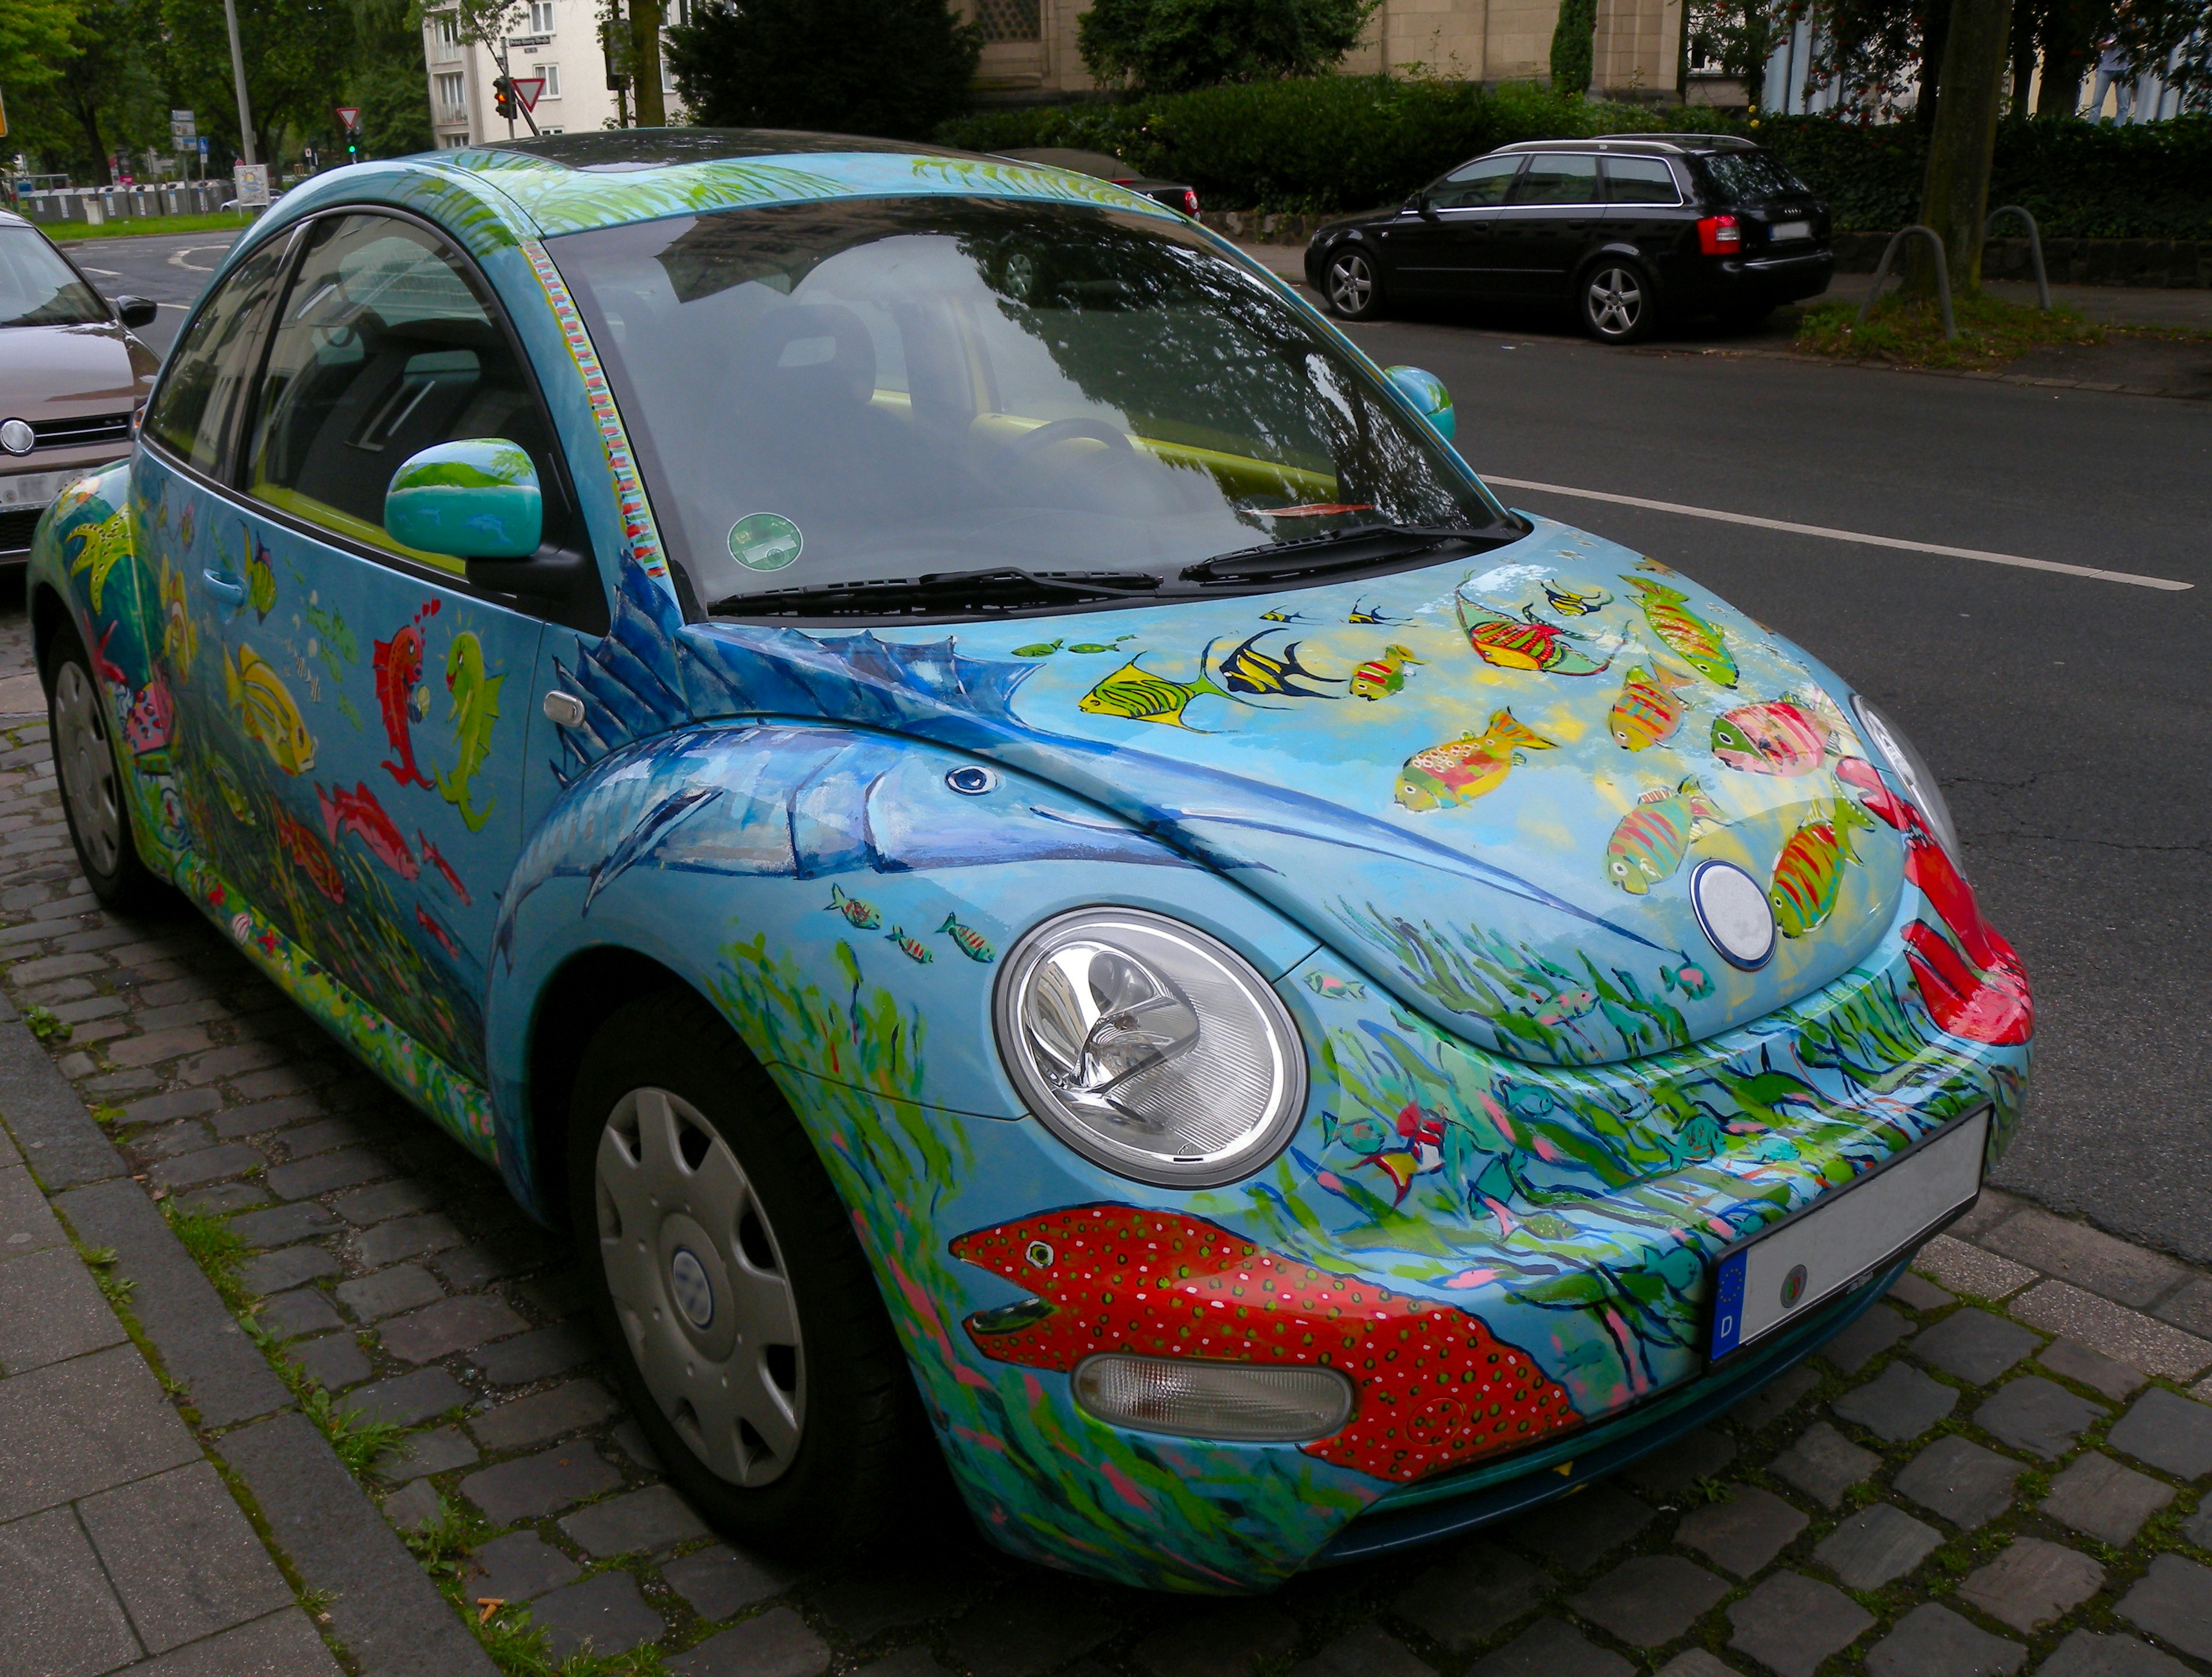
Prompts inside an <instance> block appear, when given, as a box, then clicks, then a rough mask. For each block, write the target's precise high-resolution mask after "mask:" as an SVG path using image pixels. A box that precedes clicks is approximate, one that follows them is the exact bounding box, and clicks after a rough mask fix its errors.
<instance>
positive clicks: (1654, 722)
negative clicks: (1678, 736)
mask: <svg viewBox="0 0 2212 1677" xmlns="http://www.w3.org/2000/svg"><path fill="white" fill-rule="evenodd" d="M1690 683H1691V677H1688V676H1686V675H1684V674H1682V673H1681V672H1680V671H1676V670H1669V669H1668V668H1667V666H1666V665H1663V664H1661V663H1659V662H1657V660H1656V659H1655V660H1653V664H1652V667H1651V668H1650V669H1649V670H1647V669H1645V668H1644V666H1643V665H1641V664H1636V665H1631V666H1630V667H1629V671H1628V674H1627V675H1626V677H1624V678H1623V679H1622V681H1621V684H1620V697H1619V698H1617V699H1615V700H1614V701H1613V710H1612V712H1611V714H1609V715H1608V716H1607V719H1606V720H1607V726H1609V727H1610V728H1611V729H1612V730H1613V738H1614V739H1615V740H1617V741H1618V742H1620V745H1621V746H1622V748H1623V749H1625V750H1631V751H1641V750H1645V749H1646V748H1647V747H1650V746H1653V745H1659V744H1664V743H1665V742H1666V741H1668V740H1669V739H1672V738H1674V730H1675V729H1676V728H1678V727H1680V726H1681V725H1682V711H1683V708H1684V707H1683V702H1682V696H1681V693H1680V689H1682V688H1686V687H1687V686H1689V685H1690Z"/></svg>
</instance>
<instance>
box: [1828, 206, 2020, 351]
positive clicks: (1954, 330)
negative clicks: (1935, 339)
mask: <svg viewBox="0 0 2212 1677" xmlns="http://www.w3.org/2000/svg"><path fill="white" fill-rule="evenodd" d="M2021 214H2022V215H2025V214H2027V211H2025V210H2022V211H2021ZM1916 233H1918V234H1925V235H1926V237H1927V240H1928V242H1929V244H1931V245H1933V246H1935V247H1936V301H1939V302H1940V303H1942V305H1943V337H1944V339H1945V341H1946V342H1955V341H1956V339H1957V338H1958V336H1959V323H1958V322H1957V321H1956V320H1955V319H1953V318H1952V315H1951V265H1950V264H1949V263H1948V261H1946V260H1945V258H1944V256H1943V238H1942V234H1939V233H1937V232H1936V229H1935V228H1932V227H1923V226H1922V225H1921V224H1920V223H1919V222H1914V223H1913V224H1912V225H1911V227H1905V228H1898V230H1897V231H1896V232H1895V233H1893V234H1891V235H1890V240H1889V245H1888V247H1887V249H1886V250H1884V251H1883V252H1882V253H1881V261H1880V262H1878V263H1876V264H1875V270H1874V285H1873V287H1872V289H1869V291H1868V292H1867V300H1866V301H1864V302H1863V303H1861V304H1860V305H1859V323H1860V324H1861V325H1864V324H1865V322H1866V318H1867V311H1868V310H1869V309H1870V308H1872V307H1874V302H1875V298H1876V297H1878V296H1880V295H1881V283H1882V282H1883V281H1884V280H1886V279H1887V278H1888V277H1889V264H1891V263H1893V262H1894V261H1895V260H1896V259H1897V252H1898V247H1899V246H1901V245H1903V244H1904V243H1905V240H1907V239H1909V238H1910V237H1911V235H1912V234H1916ZM1986 236H1987V235H1986V234H1984V237H1986Z"/></svg>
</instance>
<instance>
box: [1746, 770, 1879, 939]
mask: <svg viewBox="0 0 2212 1677" xmlns="http://www.w3.org/2000/svg"><path fill="white" fill-rule="evenodd" d="M1874 827H1875V821H1874V817H1872V816H1870V815H1869V814H1868V813H1867V812H1866V811H1864V810H1863V809H1861V808H1860V807H1859V806H1858V805H1857V804H1854V803H1853V802H1852V801H1851V800H1850V799H1848V798H1838V799H1836V800H1835V803H1834V805H1833V811H1832V813H1831V814H1828V815H1825V816H1815V817H1814V818H1813V819H1812V820H1810V821H1807V822H1804V823H1801V824H1800V825H1799V827H1798V829H1797V830H1796V832H1794V833H1792V834H1790V837H1789V840H1788V842H1786V843H1784V845H1783V847H1782V854H1780V855H1778V856H1777V857H1776V858H1775V859H1774V878H1773V880H1772V882H1771V884H1770V885H1769V886H1768V888H1767V892H1766V900H1767V902H1770V903H1771V904H1772V905H1773V908H1774V924H1775V927H1776V928H1777V929H1778V930H1779V931H1780V932H1781V933H1782V935H1783V936H1784V937H1785V938H1802V937H1803V936H1804V935H1805V934H1806V933H1808V932H1812V931H1816V930H1818V929H1819V928H1820V926H1821V925H1822V924H1823V923H1825V922H1826V920H1827V918H1828V916H1829V915H1830V914H1833V913H1835V911H1836V899H1837V898H1838V896H1841V895H1842V893H1843V888H1844V865H1845V864H1846V863H1849V862H1856V861H1857V860H1858V856H1857V854H1856V853H1855V852H1854V851H1853V850H1852V848H1851V835H1852V834H1853V833H1854V832H1869V833H1870V832H1872V831H1873V830H1874Z"/></svg>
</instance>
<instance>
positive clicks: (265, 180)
mask: <svg viewBox="0 0 2212 1677" xmlns="http://www.w3.org/2000/svg"><path fill="white" fill-rule="evenodd" d="M230 178H231V179H232V181H233V182H234V183H235V184H236V186H237V189H238V207H239V208H240V210H254V209H259V208H263V207H265V206H266V205H267V204H268V202H269V166H268V165H267V164H266V163H234V164H232V165H231V169H230Z"/></svg>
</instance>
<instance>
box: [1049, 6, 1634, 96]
mask: <svg viewBox="0 0 2212 1677" xmlns="http://www.w3.org/2000/svg"><path fill="white" fill-rule="evenodd" d="M1380 3H1381V0H1097V3H1095V4H1094V5H1093V6H1092V7H1091V9H1090V10H1089V11H1087V12H1085V14H1084V15H1083V17H1082V19H1081V21H1079V22H1078V23H1077V25H1076V31H1075V39H1076V45H1077V46H1078V47H1079V49H1080V51H1081V52H1082V53H1083V62H1084V63H1085V64H1087V65H1088V66H1090V69H1091V75H1092V76H1096V77H1097V79H1098V81H1099V82H1101V83H1103V85H1105V86H1107V87H1112V88H1129V89H1133V90H1141V91H1143V92H1146V93H1158V94H1170V93H1188V92H1189V91H1191V90H1192V89H1193V88H1212V87H1218V86H1220V85H1221V84H1222V83H1224V82H1268V81H1273V80H1276V79H1278V78H1279V77H1282V76H1318V75H1321V74H1322V72H1324V71H1326V70H1333V69H1334V68H1335V66H1336V65H1337V64H1338V63H1339V62H1340V61H1341V60H1342V58H1343V57H1344V55H1345V54H1346V53H1347V52H1350V51H1351V50H1352V48H1353V47H1355V46H1358V44H1359V38H1360V36H1361V35H1362V34H1363V33H1365V31H1366V28H1367V21H1368V20H1369V19H1370V17H1372V16H1373V15H1375V10H1376V6H1377V5H1379V4H1380ZM1569 3H1570V4H1582V3H1591V0H1569Z"/></svg>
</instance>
